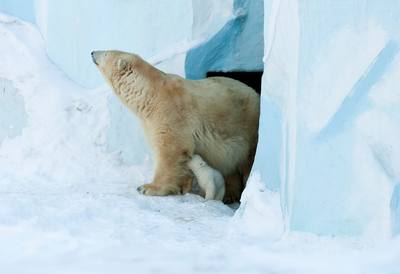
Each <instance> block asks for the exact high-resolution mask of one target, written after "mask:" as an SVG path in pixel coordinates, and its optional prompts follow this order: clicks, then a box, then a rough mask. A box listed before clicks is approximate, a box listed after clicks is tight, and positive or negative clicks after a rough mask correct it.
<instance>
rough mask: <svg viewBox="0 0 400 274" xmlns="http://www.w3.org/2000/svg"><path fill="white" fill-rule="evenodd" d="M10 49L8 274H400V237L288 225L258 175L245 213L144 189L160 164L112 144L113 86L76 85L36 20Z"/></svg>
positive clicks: (0, 149)
mask: <svg viewBox="0 0 400 274" xmlns="http://www.w3.org/2000/svg"><path fill="white" fill-rule="evenodd" d="M0 53H1V54H0V82H1V83H2V84H1V88H2V90H0V96H1V97H0V107H1V109H0V122H1V123H0V125H1V126H2V127H3V124H7V125H8V126H7V127H5V129H4V130H3V129H2V131H0V134H1V135H0V243H1V244H0V273H8V274H9V273H41V274H43V273H74V274H78V273H96V274H98V273H160V272H162V273H307V274H310V273H325V274H328V273H332V274H337V273H341V274H346V273H348V274H357V273H360V274H361V273H362V274H375V273H379V274H384V273H388V274H389V273H390V274H395V273H400V263H399V262H400V239H399V238H387V239H383V240H382V239H381V240H380V241H370V240H368V239H364V238H354V237H353V238H341V237H319V236H315V235H307V234H299V233H289V232H285V231H286V230H285V223H284V222H283V219H282V216H281V214H280V204H279V203H280V202H279V197H278V196H277V194H276V193H273V192H271V191H269V190H268V189H267V188H266V187H265V185H264V184H262V183H261V182H260V177H259V176H258V175H257V174H253V176H252V178H251V180H250V183H249V187H248V188H247V189H246V191H245V193H244V195H245V196H246V199H245V201H246V204H245V205H242V206H241V207H240V208H239V210H237V211H236V212H235V208H234V207H229V206H226V205H224V204H222V203H221V202H217V201H206V200H204V199H203V198H201V197H200V196H197V195H194V194H187V195H184V196H170V197H147V196H142V195H139V194H138V193H137V192H136V187H137V186H139V185H141V184H143V183H145V182H149V181H150V180H151V177H152V170H153V166H152V160H151V157H150V155H148V156H147V157H144V158H143V162H142V164H141V165H134V166H126V165H122V164H121V162H120V161H119V158H118V155H115V154H113V153H111V152H108V151H107V149H106V144H105V142H106V137H105V135H106V131H107V130H106V129H107V127H108V124H109V120H110V115H109V110H108V108H107V100H108V98H110V97H112V96H114V95H113V94H112V91H111V90H110V89H109V88H108V87H106V86H101V87H99V88H97V89H84V88H82V87H80V86H78V85H77V84H75V83H74V82H72V81H70V80H69V79H68V78H67V77H66V76H65V74H63V72H61V71H60V70H59V69H58V68H57V67H55V66H54V64H52V63H51V62H50V61H49V59H48V58H47V56H46V52H45V47H44V43H43V41H42V39H41V36H40V34H39V32H38V30H37V29H36V27H35V26H33V25H31V24H29V23H24V22H22V21H20V20H17V19H15V18H12V17H9V16H6V15H1V16H0ZM89 57H90V56H88V57H87V58H89ZM10 98H12V99H10ZM8 103H10V104H11V106H14V107H7V106H10V105H9V104H8ZM3 117H14V118H13V119H9V118H3ZM137 130H138V131H139V130H140V128H138V129H137ZM255 193H258V195H254V194H255ZM253 196H254V197H253ZM260 197H265V199H266V201H268V202H269V203H267V204H265V200H263V201H259V200H258V199H260ZM260 205H261V206H262V207H261V208H262V209H263V212H257V210H258V209H260ZM265 216H268V217H269V219H265ZM260 217H261V218H264V219H260ZM262 232H265V233H264V234H263V233H262Z"/></svg>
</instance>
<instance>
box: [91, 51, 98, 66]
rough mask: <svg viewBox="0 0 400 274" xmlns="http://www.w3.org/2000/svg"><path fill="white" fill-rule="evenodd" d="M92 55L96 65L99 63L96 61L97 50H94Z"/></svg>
mask: <svg viewBox="0 0 400 274" xmlns="http://www.w3.org/2000/svg"><path fill="white" fill-rule="evenodd" d="M91 55H92V60H93V63H95V64H96V65H98V64H97V62H96V52H95V51H92V53H91Z"/></svg>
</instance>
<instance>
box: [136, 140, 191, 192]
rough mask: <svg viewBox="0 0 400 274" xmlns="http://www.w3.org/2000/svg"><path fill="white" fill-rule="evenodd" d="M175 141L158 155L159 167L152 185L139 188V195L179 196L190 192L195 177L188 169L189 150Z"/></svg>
mask: <svg viewBox="0 0 400 274" xmlns="http://www.w3.org/2000/svg"><path fill="white" fill-rule="evenodd" d="M174 144H178V145H179V146H180V145H182V143H180V142H179V141H177V140H176V139H174V143H173V144H170V145H169V146H165V145H163V146H162V147H161V148H160V149H159V151H158V153H157V167H156V172H155V176H154V180H153V182H152V183H151V184H144V185H142V186H140V187H138V188H137V190H138V191H139V193H141V194H144V195H149V196H166V195H179V194H184V193H187V192H189V191H190V189H191V188H192V180H193V175H192V173H191V172H190V170H189V168H188V164H187V163H188V161H189V158H190V157H189V150H188V149H182V147H177V145H174Z"/></svg>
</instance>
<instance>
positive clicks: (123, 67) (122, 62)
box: [92, 50, 143, 86]
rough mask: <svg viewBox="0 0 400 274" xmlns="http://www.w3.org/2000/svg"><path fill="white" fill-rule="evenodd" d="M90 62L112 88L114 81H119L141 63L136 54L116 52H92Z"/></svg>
mask: <svg viewBox="0 0 400 274" xmlns="http://www.w3.org/2000/svg"><path fill="white" fill-rule="evenodd" d="M92 60H93V63H95V64H96V66H97V68H98V69H99V70H100V72H101V74H102V75H103V77H104V78H105V79H106V80H107V81H108V82H109V83H110V84H111V85H112V86H114V84H115V83H113V82H114V81H115V80H119V79H120V78H121V77H123V76H124V75H126V74H128V73H127V72H129V71H133V70H134V68H135V67H136V66H137V65H138V64H139V63H142V62H143V60H142V59H141V58H140V57H139V56H138V55H136V54H133V53H128V52H123V51H118V50H104V51H103V50H99V51H92Z"/></svg>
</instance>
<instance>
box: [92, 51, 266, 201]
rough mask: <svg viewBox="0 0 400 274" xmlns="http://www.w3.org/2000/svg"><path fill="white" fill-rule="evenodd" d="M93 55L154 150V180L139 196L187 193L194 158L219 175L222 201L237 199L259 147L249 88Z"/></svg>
mask: <svg viewBox="0 0 400 274" xmlns="http://www.w3.org/2000/svg"><path fill="white" fill-rule="evenodd" d="M92 57H93V61H94V62H95V64H96V65H97V66H98V68H99V70H100V71H101V73H102V75H103V76H104V78H105V79H106V80H107V82H108V83H109V84H110V85H111V86H112V88H113V89H114V92H115V93H116V95H117V96H118V97H119V98H120V99H121V101H122V102H123V103H124V104H125V105H126V106H127V107H128V108H129V109H130V110H131V111H133V112H134V113H135V114H136V115H137V116H138V117H139V118H140V120H141V122H142V126H143V129H144V131H145V134H146V136H147V139H148V140H149V142H150V145H151V147H152V148H153V150H154V153H155V159H156V170H155V177H154V179H153V182H152V183H150V184H145V185H143V186H141V187H139V188H138V190H139V192H141V193H143V194H145V195H161V196H163V195H169V194H179V193H185V192H187V191H188V190H189V189H190V188H191V180H192V173H191V172H190V170H189V167H188V162H189V160H190V158H191V156H193V155H194V154H198V155H200V156H201V157H202V158H203V159H204V160H205V161H206V162H207V163H208V164H209V165H210V166H211V167H212V168H214V169H216V170H218V171H220V172H221V173H222V174H223V176H224V178H225V183H226V201H229V202H232V201H233V200H237V199H238V198H239V197H240V191H241V188H242V186H241V183H242V182H241V178H243V177H247V175H248V174H247V173H248V172H249V170H250V168H249V167H251V164H252V159H253V156H254V153H255V149H256V145H257V131H258V119H259V96H258V94H257V93H256V92H255V91H254V90H253V89H251V88H250V87H248V86H246V85H245V84H243V83H241V82H239V81H236V80H233V79H229V78H224V77H211V78H207V79H204V80H186V79H184V78H182V77H179V76H177V75H172V74H166V73H164V72H162V71H160V70H158V69H156V68H155V67H153V66H151V65H150V64H148V63H147V62H145V61H144V60H143V59H141V58H140V57H139V56H138V55H135V54H131V53H126V52H121V51H95V52H93V53H92ZM238 191H239V197H238Z"/></svg>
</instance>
